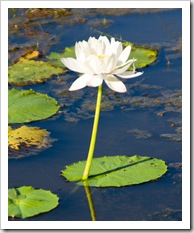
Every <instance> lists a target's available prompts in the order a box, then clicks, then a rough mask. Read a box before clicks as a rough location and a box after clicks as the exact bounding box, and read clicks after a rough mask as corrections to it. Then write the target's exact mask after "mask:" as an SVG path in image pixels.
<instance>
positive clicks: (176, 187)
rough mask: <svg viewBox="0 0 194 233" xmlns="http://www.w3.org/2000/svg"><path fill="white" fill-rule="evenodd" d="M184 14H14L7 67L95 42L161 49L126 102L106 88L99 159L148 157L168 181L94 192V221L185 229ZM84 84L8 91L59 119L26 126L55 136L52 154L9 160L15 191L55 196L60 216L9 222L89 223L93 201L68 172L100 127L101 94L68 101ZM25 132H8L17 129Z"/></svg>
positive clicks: (84, 93)
mask: <svg viewBox="0 0 194 233" xmlns="http://www.w3.org/2000/svg"><path fill="white" fill-rule="evenodd" d="M181 22H182V11H181V9H141V10H140V9H131V10H130V9H123V10H119V11H118V10H117V11H116V10H114V9H68V10H66V11H61V12H57V13H55V14H53V13H51V12H50V11H46V10H45V11H43V10H40V9H34V10H32V9H29V10H27V9H9V65H11V64H13V63H14V62H16V61H18V59H19V58H20V57H21V56H25V55H26V54H28V53H30V52H32V51H33V50H35V49H37V50H38V51H39V52H40V54H41V55H40V56H39V58H38V59H39V60H43V61H44V60H45V58H46V56H48V55H50V53H51V52H62V51H63V50H64V49H65V48H66V47H71V46H74V44H75V42H76V41H81V40H87V39H88V38H89V37H90V36H95V37H99V36H100V35H111V36H113V37H115V38H117V39H121V40H123V41H130V42H132V43H134V44H136V45H141V46H147V47H149V48H153V49H156V50H157V51H158V56H157V60H156V62H154V63H153V64H151V65H150V66H147V67H145V68H142V69H139V70H140V71H143V72H144V73H143V75H141V76H139V77H137V78H134V79H129V80H127V81H126V82H125V84H126V86H127V90H128V92H127V93H124V94H120V93H116V94H115V93H114V92H113V91H111V90H110V89H108V88H107V86H106V85H104V86H103V89H104V90H103V97H102V98H103V101H104V105H103V108H102V112H101V116H100V122H99V131H98V136H97V143H96V149H95V155H94V156H95V158H98V157H101V156H105V155H129V156H132V155H136V154H137V155H148V156H150V157H154V158H158V159H162V160H164V161H165V162H166V164H167V165H168V172H167V173H166V174H165V175H164V176H163V177H162V178H160V179H158V180H156V181H152V182H148V183H143V184H141V185H133V186H126V187H122V188H114V187H109V188H94V187H90V192H91V196H92V200H93V206H94V210H95V215H96V220H97V221H181V220H182V176H181V174H182V173H181V167H182V143H181V142H182V141H181V137H182V136H181V135H182V134H181V126H182V117H181V112H182V107H181V106H182V105H181V102H182V101H181V97H182V51H181V40H182V29H181V28H182V23H181ZM76 77H77V74H76V73H74V72H70V71H68V72H67V73H65V74H61V75H58V76H57V75H54V76H52V77H51V78H50V79H48V80H45V81H44V82H43V83H38V84H28V85H25V86H15V85H9V88H12V87H15V88H17V89H25V90H29V89H33V90H34V91H38V92H41V93H44V94H48V95H49V96H51V97H53V98H55V99H56V100H57V101H58V103H59V105H60V110H59V111H58V112H57V113H56V114H55V115H54V116H52V117H50V118H47V119H45V120H41V121H34V122H31V123H26V124H25V125H28V126H33V127H40V128H42V129H47V130H48V131H49V132H50V140H51V144H52V146H50V147H49V148H46V149H44V150H32V151H30V150H29V151H27V152H26V151H25V153H24V155H23V156H22V157H21V158H17V159H14V158H13V152H12V151H11V152H10V154H11V156H10V157H11V158H10V159H9V167H8V171H9V175H8V185H9V188H13V187H20V186H33V187H35V188H41V189H46V190H51V191H52V192H53V193H55V194H57V195H58V196H59V198H60V200H59V206H58V207H57V208H56V209H54V210H52V211H50V212H48V213H44V214H40V215H37V216H35V217H31V218H27V219H17V218H14V219H12V218H9V220H10V221H91V220H92V216H91V213H90V209H89V203H88V199H87V194H86V191H85V189H84V187H82V186H77V185H76V184H75V183H73V182H67V181H66V180H65V178H64V177H62V176H61V170H63V169H64V168H65V166H67V165H70V164H72V163H74V162H77V161H81V160H85V159H86V157H87V153H88V148H89V142H90V136H91V131H92V125H93V116H94V105H95V101H96V94H97V89H96V88H84V89H82V90H80V91H76V92H71V93H69V92H68V88H69V87H70V85H71V83H72V82H73V80H75V78H76ZM21 125H23V124H11V126H13V127H16V126H17V127H19V126H21Z"/></svg>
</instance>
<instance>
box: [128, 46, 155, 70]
mask: <svg viewBox="0 0 194 233" xmlns="http://www.w3.org/2000/svg"><path fill="white" fill-rule="evenodd" d="M128 45H131V47H132V50H131V53H130V56H129V58H130V59H132V58H135V59H137V61H136V62H135V67H136V68H143V67H146V66H148V65H150V64H152V63H153V62H155V61H156V59H157V50H154V49H148V48H146V47H141V46H139V47H138V46H135V45H134V44H131V43H130V42H126V43H125V44H124V46H125V47H126V46H128Z"/></svg>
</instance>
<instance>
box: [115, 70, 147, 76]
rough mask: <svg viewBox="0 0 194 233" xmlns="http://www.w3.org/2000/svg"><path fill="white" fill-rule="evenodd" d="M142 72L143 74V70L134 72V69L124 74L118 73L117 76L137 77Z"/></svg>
mask: <svg viewBox="0 0 194 233" xmlns="http://www.w3.org/2000/svg"><path fill="white" fill-rule="evenodd" d="M142 74H143V72H137V73H134V72H133V71H126V72H124V73H122V74H117V76H118V77H119V78H135V77H137V76H140V75H142Z"/></svg>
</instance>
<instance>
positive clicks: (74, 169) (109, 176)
mask: <svg viewBox="0 0 194 233" xmlns="http://www.w3.org/2000/svg"><path fill="white" fill-rule="evenodd" d="M85 163H86V161H79V162H78V163H74V164H73V165H70V166H66V169H64V170H62V176H64V177H65V178H66V179H67V180H68V181H80V182H78V184H79V185H83V182H82V181H81V179H82V175H83V171H84V168H85ZM166 171H167V166H166V165H165V162H164V161H163V160H159V159H156V158H150V157H148V156H138V155H134V156H104V157H101V158H95V159H93V160H92V166H91V170H90V175H89V177H88V185H89V186H95V187H110V186H113V187H121V186H127V185H134V184H141V183H144V182H148V181H152V180H156V179H158V178H159V177H161V176H162V175H163V174H165V173H166Z"/></svg>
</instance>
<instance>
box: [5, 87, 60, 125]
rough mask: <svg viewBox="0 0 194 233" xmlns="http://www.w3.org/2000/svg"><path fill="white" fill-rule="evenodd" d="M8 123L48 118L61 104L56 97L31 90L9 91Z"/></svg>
mask: <svg viewBox="0 0 194 233" xmlns="http://www.w3.org/2000/svg"><path fill="white" fill-rule="evenodd" d="M8 103H9V105H8V123H9V124H10V123H24V122H31V121H36V120H42V119H46V118H48V117H50V116H52V115H54V114H55V113H56V112H57V111H58V109H59V106H58V104H57V101H56V100H55V99H54V98H51V97H49V96H48V95H46V94H41V93H38V92H35V91H33V90H32V89H30V90H16V89H14V88H13V89H10V90H9V91H8Z"/></svg>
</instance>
